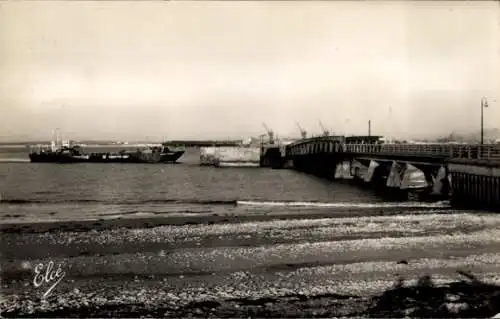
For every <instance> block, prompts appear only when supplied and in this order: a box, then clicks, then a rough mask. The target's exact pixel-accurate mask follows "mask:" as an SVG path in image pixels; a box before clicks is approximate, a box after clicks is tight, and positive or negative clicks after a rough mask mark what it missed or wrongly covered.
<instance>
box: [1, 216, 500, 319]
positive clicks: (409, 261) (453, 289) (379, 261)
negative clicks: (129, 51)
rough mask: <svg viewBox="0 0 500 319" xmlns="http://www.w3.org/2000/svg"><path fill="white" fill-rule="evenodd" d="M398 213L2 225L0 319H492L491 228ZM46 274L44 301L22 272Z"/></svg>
mask: <svg viewBox="0 0 500 319" xmlns="http://www.w3.org/2000/svg"><path fill="white" fill-rule="evenodd" d="M406 211H407V212H406ZM405 212H406V214H405V215H404V216H402V215H401V208H391V209H387V208H384V209H383V211H382V210H381V209H380V208H374V209H368V210H366V209H363V210H362V212H360V211H359V209H357V208H353V209H352V210H351V211H348V210H345V211H342V212H341V214H340V215H334V214H332V213H331V212H325V211H316V212H314V211H312V212H310V213H304V212H302V213H300V212H295V213H293V214H291V213H288V214H279V213H276V212H275V213H272V214H267V215H263V214H259V215H251V214H247V215H239V216H238V215H236V214H235V215H232V216H227V215H224V216H206V215H202V216H190V217H185V216H180V217H165V218H157V217H154V218H144V217H143V218H129V219H112V220H105V221H102V222H101V223H100V224H99V225H94V221H87V222H86V223H82V222H81V221H71V222H67V221H59V222H55V223H54V222H50V223H40V224H28V225H24V226H28V228H24V229H23V228H22V227H21V228H20V232H14V229H16V228H15V227H14V226H12V225H5V224H3V225H2V227H3V228H2V229H1V230H0V239H1V241H2V243H3V245H4V250H3V251H2V260H1V269H2V272H1V275H2V283H1V284H2V291H3V294H2V296H1V297H0V308H1V309H2V310H1V313H0V314H1V315H2V316H3V317H50V318H57V317H82V316H83V317H138V316H146V317H207V316H210V317H214V316H215V317H243V316H244V317H249V316H250V317H275V318H278V317H279V318H282V317H339V316H347V317H349V316H355V317H387V316H394V315H395V314H403V315H402V316H404V314H409V315H410V316H412V315H413V316H416V317H422V316H423V315H422V314H427V317H483V318H487V317H492V316H493V315H494V314H496V313H498V312H500V310H498V311H497V312H495V311H496V310H495V308H494V307H495V305H500V303H496V301H497V299H495V298H498V296H500V286H499V285H500V275H499V274H500V263H499V262H498V260H500V254H499V253H498V248H499V247H500V239H498V238H497V237H498V236H496V235H495V234H496V232H497V230H498V229H499V227H500V217H497V216H496V215H494V214H488V215H485V216H481V215H478V214H471V213H465V214H462V213H460V212H458V213H457V212H453V210H446V209H445V210H443V209H442V208H441V209H437V210H435V211H434V212H433V211H432V210H430V209H427V208H426V209H410V210H408V209H405ZM419 212H424V213H419ZM450 214H452V215H450ZM291 217H293V218H294V219H292V218H291ZM358 217H361V218H358ZM18 226H20V225H18ZM9 227H10V230H11V231H10V232H8V231H6V230H9ZM12 227H14V228H12ZM48 262H53V263H54V267H58V266H59V265H60V266H61V267H62V269H63V271H64V272H65V274H66V275H65V277H64V278H63V279H62V281H61V282H60V283H59V284H58V285H57V287H56V288H55V290H54V292H53V293H52V295H51V296H49V298H48V299H47V300H46V301H42V300H41V299H40V296H41V295H42V294H43V292H44V289H46V288H44V289H42V288H37V287H35V286H33V284H32V281H33V274H34V270H33V269H34V268H33V267H34V266H35V265H38V264H39V263H42V264H44V265H47V263H48ZM463 271H465V272H468V273H469V274H472V273H476V274H479V275H478V278H473V277H471V275H469V277H467V275H464V274H463ZM426 274H430V275H431V276H432V282H431V280H430V279H429V278H428V277H425V275H426ZM399 279H404V280H406V285H405V287H398V285H397V282H398V280H399ZM461 279H462V280H463V281H460V280H461ZM431 295H433V296H441V297H438V298H434V297H433V298H430V299H429V298H428V297H429V296H431ZM463 303H468V304H469V305H471V307H472V308H474V307H475V308H474V309H475V310H474V311H475V312H471V311H472V310H467V309H462V308H460V306H461V305H463ZM449 305H452V306H449ZM457 309H458V310H457Z"/></svg>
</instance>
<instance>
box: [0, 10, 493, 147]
mask: <svg viewBox="0 0 500 319" xmlns="http://www.w3.org/2000/svg"><path fill="white" fill-rule="evenodd" d="M483 95H485V96H488V98H489V101H490V108H489V109H487V110H485V125H486V126H487V127H498V126H500V6H499V5H498V2H494V1H491V2H480V1H477V2H476V1H473V2H468V3H465V2H464V3H461V2H448V1H447V2H431V1H425V2H420V1H416V2H396V1H391V2H378V1H377V2H375V1H374V2H366V1H360V2H351V1H350V2H340V1H335V2H310V1H307V2H299V1H294V2H283V1H280V2H264V3H263V2H249V1H247V2H174V1H170V2H161V1H157V2H156V1H147V2H134V1H127V2H119V1H110V2H92V1H76V2H73V1H72V2H69V1H54V2H49V1H39V2H34V1H5V2H0V140H16V139H48V138H50V137H51V132H52V130H53V129H54V128H60V129H61V130H63V131H64V133H65V135H66V136H67V137H68V138H72V139H87V138H94V139H99V138H101V139H118V140H124V139H131V140H133V139H146V138H147V139H156V140H161V138H163V137H165V138H168V139H174V138H225V137H234V138H239V137H245V136H249V135H255V136H256V135H259V134H262V133H264V129H263V127H262V122H265V123H266V124H267V125H268V126H269V127H271V128H272V129H273V130H274V131H275V132H276V133H277V134H279V135H294V134H295V135H297V136H298V135H299V131H298V129H297V127H296V124H295V121H298V122H299V123H300V124H301V126H302V127H304V128H305V129H306V130H308V131H309V132H311V133H315V134H318V133H320V131H321V129H320V126H319V123H318V121H319V120H321V121H322V122H323V124H324V126H326V127H327V128H329V129H330V130H331V131H333V132H336V133H344V132H346V133H349V134H365V133H367V122H368V120H371V121H372V132H373V133H379V134H383V135H392V136H405V137H406V136H408V135H410V136H411V135H413V136H421V135H429V134H440V133H449V132H451V131H471V130H478V129H479V127H480V99H481V96H483ZM495 99H498V102H494V100H495Z"/></svg>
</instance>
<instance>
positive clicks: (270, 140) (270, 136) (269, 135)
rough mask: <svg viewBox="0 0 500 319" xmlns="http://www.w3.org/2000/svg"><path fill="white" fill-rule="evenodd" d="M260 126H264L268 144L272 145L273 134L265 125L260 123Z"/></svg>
mask: <svg viewBox="0 0 500 319" xmlns="http://www.w3.org/2000/svg"><path fill="white" fill-rule="evenodd" d="M262 126H264V129H265V130H266V132H267V136H268V137H269V144H274V132H273V131H272V130H271V129H269V127H267V125H266V123H264V122H262Z"/></svg>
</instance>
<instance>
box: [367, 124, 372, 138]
mask: <svg viewBox="0 0 500 319" xmlns="http://www.w3.org/2000/svg"><path fill="white" fill-rule="evenodd" d="M368 136H372V121H370V120H368Z"/></svg>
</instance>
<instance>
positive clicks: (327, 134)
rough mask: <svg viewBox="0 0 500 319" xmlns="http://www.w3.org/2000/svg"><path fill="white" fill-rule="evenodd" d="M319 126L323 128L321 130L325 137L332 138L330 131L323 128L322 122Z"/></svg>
mask: <svg viewBox="0 0 500 319" xmlns="http://www.w3.org/2000/svg"><path fill="white" fill-rule="evenodd" d="M319 126H321V129H322V130H323V135H324V136H330V131H328V130H327V129H325V127H324V126H323V123H321V121H319Z"/></svg>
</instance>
